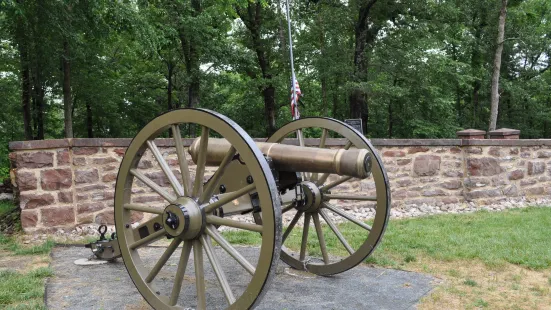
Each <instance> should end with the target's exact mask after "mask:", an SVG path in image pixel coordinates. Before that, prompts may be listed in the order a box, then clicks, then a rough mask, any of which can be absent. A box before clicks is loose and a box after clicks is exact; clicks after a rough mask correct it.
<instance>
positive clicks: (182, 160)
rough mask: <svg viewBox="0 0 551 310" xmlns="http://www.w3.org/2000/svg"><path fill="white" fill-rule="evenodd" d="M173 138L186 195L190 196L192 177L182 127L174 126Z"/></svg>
mask: <svg viewBox="0 0 551 310" xmlns="http://www.w3.org/2000/svg"><path fill="white" fill-rule="evenodd" d="M172 137H173V138H174V144H175V145H176V154H177V155H178V164H179V165H180V173H181V174H182V181H183V182H184V194H185V195H186V196H188V195H190V194H191V176H190V173H189V166H188V162H187V159H186V154H185V152H184V143H183V141H182V136H181V134H180V127H178V125H172Z"/></svg>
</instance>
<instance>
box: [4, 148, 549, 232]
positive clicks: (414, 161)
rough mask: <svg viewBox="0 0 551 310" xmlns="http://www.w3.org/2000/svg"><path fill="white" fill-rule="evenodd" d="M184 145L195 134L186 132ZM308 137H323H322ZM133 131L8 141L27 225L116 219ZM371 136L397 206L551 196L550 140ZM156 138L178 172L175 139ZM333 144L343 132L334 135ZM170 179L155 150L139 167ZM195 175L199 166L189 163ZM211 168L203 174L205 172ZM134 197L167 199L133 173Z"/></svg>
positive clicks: (364, 209) (365, 183) (361, 186)
mask: <svg viewBox="0 0 551 310" xmlns="http://www.w3.org/2000/svg"><path fill="white" fill-rule="evenodd" d="M184 142H185V144H186V146H187V145H189V143H190V142H191V140H188V139H186V140H185V141H184ZM306 142H307V144H310V145H318V143H319V142H318V141H317V139H307V141H306ZM129 143H130V139H65V140H43V141H24V142H12V143H10V149H11V151H12V153H10V160H11V165H12V168H13V169H12V183H13V184H14V185H15V186H16V189H17V191H18V193H19V203H20V207H21V210H22V212H21V220H22V225H23V227H24V229H25V231H26V232H34V231H52V230H56V229H58V228H72V227H75V226H78V225H82V224H88V223H98V224H99V223H106V224H112V223H113V196H114V185H115V180H116V177H117V170H118V166H119V164H120V161H121V159H122V157H123V155H124V152H125V148H126V146H128V144H129ZM372 143H373V144H374V145H375V146H376V147H377V149H378V151H379V153H380V154H381V155H382V157H383V161H384V164H385V168H386V169H387V171H388V176H389V178H390V185H391V191H392V205H393V208H396V209H397V210H406V211H407V210H408V209H410V208H416V207H418V206H431V207H437V208H439V210H444V211H445V210H446V208H447V207H446V206H451V205H458V204H465V203H468V205H469V206H474V207H476V208H480V207H482V206H484V205H488V204H494V203H496V202H500V201H505V200H508V199H521V198H524V197H531V198H543V199H546V198H549V197H550V195H551V140H460V139H450V140H381V139H374V140H372ZM156 144H157V145H158V146H159V148H160V149H161V152H162V153H163V156H164V157H165V158H166V160H167V161H168V163H169V164H170V165H171V166H172V167H174V170H175V173H176V175H178V174H179V172H178V171H177V170H178V163H177V161H176V154H175V151H174V147H173V145H171V140H164V139H159V140H157V141H156ZM327 144H328V145H330V146H331V147H342V146H343V144H344V141H343V140H340V139H331V140H330V141H328V142H327ZM138 168H139V169H141V170H142V171H143V172H144V173H145V174H146V175H147V176H148V177H150V178H151V179H153V180H154V181H155V182H157V183H158V184H160V185H162V186H165V187H169V183H168V181H167V180H166V178H165V177H164V175H163V173H162V172H161V171H160V169H159V167H158V165H157V163H156V161H155V160H154V159H153V157H152V155H151V154H149V153H148V152H146V154H145V155H144V157H143V158H142V160H141V162H140V165H139V167H138ZM191 170H192V171H191V172H192V177H193V174H194V167H191ZM209 173H212V170H209V172H207V175H206V176H205V178H208V174H209ZM135 182H137V183H136V190H135V195H133V196H135V197H134V198H133V199H134V201H135V202H141V203H150V204H158V205H162V201H161V200H160V198H159V197H158V196H156V195H153V194H152V193H151V191H150V190H149V189H148V188H147V187H146V186H144V185H143V184H141V182H139V181H135ZM373 189H374V184H373V183H372V182H371V181H370V180H369V179H366V180H361V181H360V180H356V181H354V182H351V183H348V184H346V185H343V186H340V187H338V188H336V189H335V190H334V191H333V192H337V191H340V192H356V193H357V192H358V191H361V192H363V193H365V194H366V195H370V193H371V192H373ZM340 203H348V204H345V208H347V209H350V210H353V211H355V212H359V213H361V214H363V215H365V217H369V216H370V214H371V212H372V211H373V209H371V207H372V206H370V205H369V203H358V202H344V201H341V202H340Z"/></svg>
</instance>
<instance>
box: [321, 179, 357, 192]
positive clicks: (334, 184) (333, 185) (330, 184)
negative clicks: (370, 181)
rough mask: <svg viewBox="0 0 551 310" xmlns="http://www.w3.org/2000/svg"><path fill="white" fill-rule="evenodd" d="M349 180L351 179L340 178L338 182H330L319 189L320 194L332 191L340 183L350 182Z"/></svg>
mask: <svg viewBox="0 0 551 310" xmlns="http://www.w3.org/2000/svg"><path fill="white" fill-rule="evenodd" d="M350 179H352V177H342V178H340V179H338V180H336V181H333V182H331V183H329V184H327V185H324V186H322V187H321V188H320V189H321V191H322V192H326V191H328V190H330V189H332V188H333V187H335V186H339V185H341V184H342V183H344V182H346V181H348V180H350Z"/></svg>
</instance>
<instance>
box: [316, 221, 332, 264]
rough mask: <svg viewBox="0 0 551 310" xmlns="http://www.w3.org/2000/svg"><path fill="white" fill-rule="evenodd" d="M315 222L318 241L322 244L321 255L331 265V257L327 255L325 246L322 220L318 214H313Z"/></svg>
mask: <svg viewBox="0 0 551 310" xmlns="http://www.w3.org/2000/svg"><path fill="white" fill-rule="evenodd" d="M312 219H313V220H314V226H315V227H316V233H317V235H318V241H319V244H320V250H321V255H322V256H323V262H324V263H325V264H329V255H327V247H326V246H325V238H324V237H323V230H322V229H321V223H320V218H319V215H318V214H317V213H313V214H312Z"/></svg>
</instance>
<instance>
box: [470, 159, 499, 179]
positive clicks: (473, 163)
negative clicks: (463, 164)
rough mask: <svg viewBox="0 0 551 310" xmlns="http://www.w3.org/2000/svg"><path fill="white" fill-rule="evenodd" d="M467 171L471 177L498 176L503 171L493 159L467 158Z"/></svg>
mask: <svg viewBox="0 0 551 310" xmlns="http://www.w3.org/2000/svg"><path fill="white" fill-rule="evenodd" d="M467 170H468V171H469V175H471V176H492V175H496V174H500V173H501V172H503V169H502V168H501V166H500V165H499V162H498V161H497V160H496V159H495V158H490V157H485V158H468V159H467Z"/></svg>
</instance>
